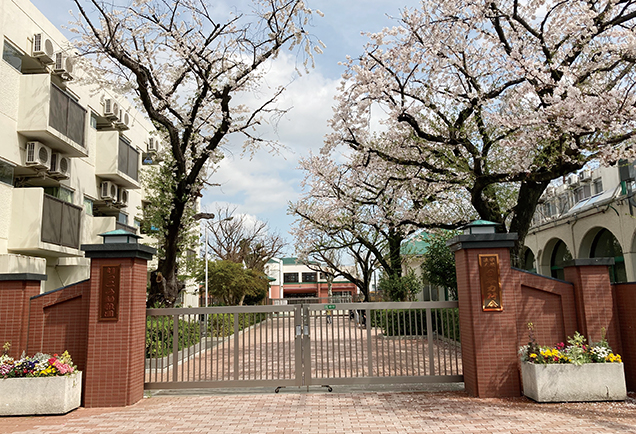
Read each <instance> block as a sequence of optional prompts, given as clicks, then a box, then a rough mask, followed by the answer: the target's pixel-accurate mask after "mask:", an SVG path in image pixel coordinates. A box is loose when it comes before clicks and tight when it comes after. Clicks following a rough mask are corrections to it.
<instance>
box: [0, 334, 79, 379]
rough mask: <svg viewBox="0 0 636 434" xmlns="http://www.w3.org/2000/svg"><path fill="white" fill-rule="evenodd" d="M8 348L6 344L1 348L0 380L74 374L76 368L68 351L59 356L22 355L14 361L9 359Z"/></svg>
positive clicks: (8, 345)
mask: <svg viewBox="0 0 636 434" xmlns="http://www.w3.org/2000/svg"><path fill="white" fill-rule="evenodd" d="M10 346H11V345H10V344H9V343H8V342H7V343H5V344H4V346H3V353H2V355H1V356H0V378H20V377H55V376H59V375H67V374H72V373H73V372H75V369H76V366H75V365H74V364H73V360H72V359H71V356H70V355H69V354H68V351H64V353H62V355H61V356H58V355H57V354H53V355H52V356H51V355H49V354H42V353H36V354H35V355H34V356H33V357H28V356H26V355H25V354H24V353H22V356H21V357H20V359H18V360H15V359H13V358H12V357H9V354H8V353H9V348H10Z"/></svg>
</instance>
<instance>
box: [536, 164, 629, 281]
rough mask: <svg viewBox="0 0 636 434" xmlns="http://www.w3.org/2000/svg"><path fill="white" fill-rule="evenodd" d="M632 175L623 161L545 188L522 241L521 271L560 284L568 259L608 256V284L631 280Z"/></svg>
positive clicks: (568, 178) (571, 175)
mask: <svg viewBox="0 0 636 434" xmlns="http://www.w3.org/2000/svg"><path fill="white" fill-rule="evenodd" d="M634 173H635V170H634V166H633V164H627V163H626V162H624V163H621V164H619V165H616V166H613V167H598V168H596V169H585V170H583V171H581V172H579V173H576V174H570V175H568V176H567V177H565V179H563V180H562V182H559V183H557V185H550V186H549V187H548V188H547V189H546V191H545V193H544V195H543V197H542V200H541V203H540V204H539V206H538V207H537V210H536V212H535V216H534V220H533V225H532V227H531V229H530V231H529V233H528V236H527V237H526V239H525V245H526V249H525V252H524V253H523V263H524V265H523V268H524V269H527V270H532V271H535V272H537V273H539V274H542V275H545V276H551V277H554V278H560V279H563V264H564V263H565V262H567V261H569V260H571V259H583V258H598V257H611V258H614V262H615V263H614V265H612V266H611V267H610V278H611V280H612V281H613V282H634V281H636V256H635V255H636V216H635V214H636V201H635V198H634Z"/></svg>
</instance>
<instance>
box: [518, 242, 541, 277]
mask: <svg viewBox="0 0 636 434" xmlns="http://www.w3.org/2000/svg"><path fill="white" fill-rule="evenodd" d="M522 255H523V256H522V257H523V263H522V265H521V269H522V270H527V271H530V272H532V273H536V272H537V267H536V266H535V265H534V253H532V250H530V249H529V248H527V247H526V248H525V249H523V253H522Z"/></svg>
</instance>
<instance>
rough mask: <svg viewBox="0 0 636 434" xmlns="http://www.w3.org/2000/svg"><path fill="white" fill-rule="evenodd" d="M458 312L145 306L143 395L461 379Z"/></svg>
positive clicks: (434, 307)
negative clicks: (154, 391)
mask: <svg viewBox="0 0 636 434" xmlns="http://www.w3.org/2000/svg"><path fill="white" fill-rule="evenodd" d="M457 305H458V303H457V302H412V303H336V304H319V305H318V304H310V305H276V306H237V307H210V308H190V309H148V310H147V324H146V378H145V388H146V389H184V388H188V389H190V388H214V387H255V386H273V387H276V388H278V387H284V386H305V385H306V386H310V385H321V386H328V385H341V384H379V383H422V382H461V381H463V375H462V362H461V347H460V342H459V316H458V312H457Z"/></svg>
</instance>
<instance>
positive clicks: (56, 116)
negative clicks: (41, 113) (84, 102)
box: [49, 85, 86, 147]
mask: <svg viewBox="0 0 636 434" xmlns="http://www.w3.org/2000/svg"><path fill="white" fill-rule="evenodd" d="M49 125H50V126H51V127H52V128H55V129H56V130H57V131H59V132H60V133H62V134H64V135H65V136H66V137H68V138H69V139H71V140H73V141H74V142H75V143H77V144H79V145H80V146H82V147H84V126H85V125H86V110H85V109H84V108H83V107H82V106H81V105H79V104H78V103H77V102H76V101H75V100H74V99H72V98H71V97H70V96H69V95H67V94H66V93H64V91H62V89H60V88H59V87H57V86H55V85H51V106H50V107H49Z"/></svg>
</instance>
